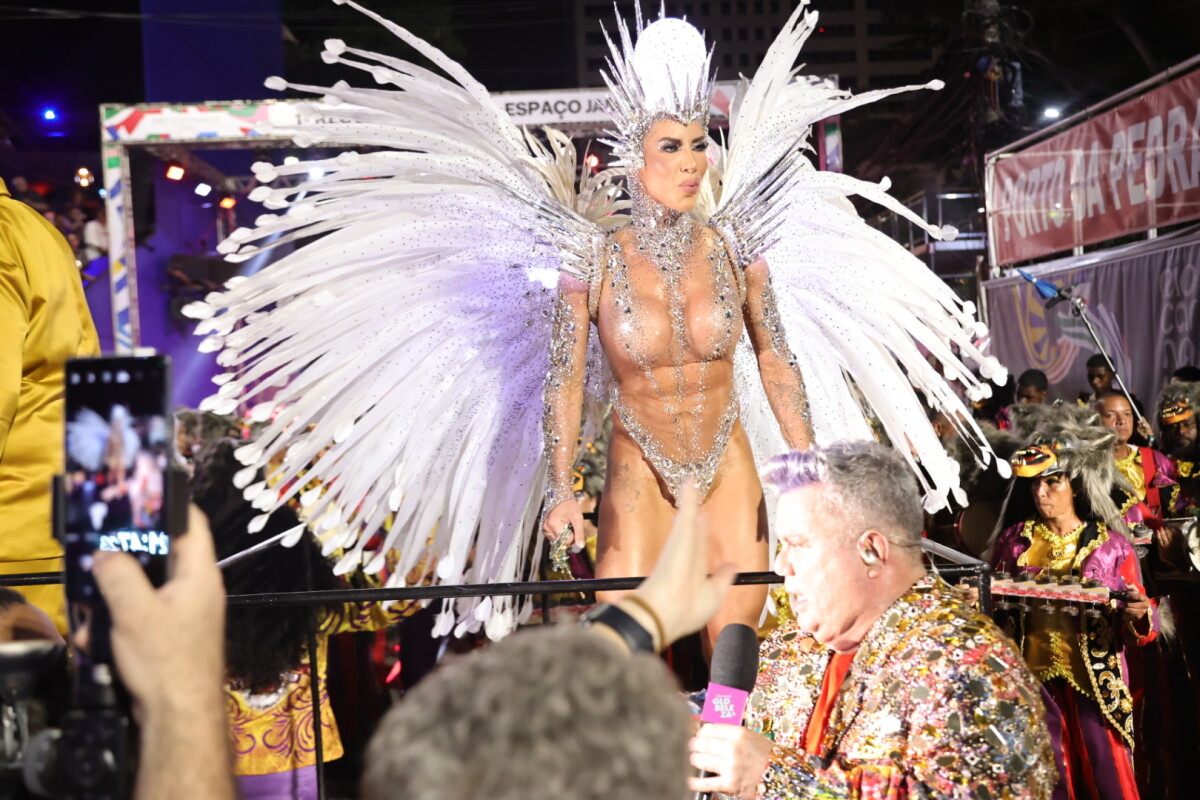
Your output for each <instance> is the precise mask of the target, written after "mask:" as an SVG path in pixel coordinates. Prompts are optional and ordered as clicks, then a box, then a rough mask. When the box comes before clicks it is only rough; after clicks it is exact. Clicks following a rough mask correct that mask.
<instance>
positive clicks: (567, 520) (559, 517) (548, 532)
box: [542, 497, 584, 553]
mask: <svg viewBox="0 0 1200 800" xmlns="http://www.w3.org/2000/svg"><path fill="white" fill-rule="evenodd" d="M568 525H570V526H571V530H572V532H573V534H574V535H573V540H572V542H571V551H572V552H575V553H578V552H580V551H582V550H583V545H584V533H583V509H581V508H580V507H579V501H578V500H576V499H575V498H574V497H571V498H568V499H567V500H563V501H562V502H561V503H559V504H558V505H556V506H555V507H554V508H552V509H550V513H549V514H547V515H546V518H545V519H544V520H542V535H544V536H545V537H546V538H547V539H549V540H550V543H551V544H553V543H554V542H555V541H556V540H557V539H558V537H559V536H560V535H562V532H563V531H564V530H566V527H567V526H568Z"/></svg>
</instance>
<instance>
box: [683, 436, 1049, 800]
mask: <svg viewBox="0 0 1200 800" xmlns="http://www.w3.org/2000/svg"><path fill="white" fill-rule="evenodd" d="M764 479H765V480H764V482H765V483H766V484H767V485H769V486H772V487H774V488H775V489H776V490H777V491H778V492H779V494H780V498H779V506H778V510H777V517H778V518H777V526H776V527H777V531H778V533H779V552H778V554H777V555H776V557H775V563H774V569H775V572H777V573H778V574H779V575H781V576H782V577H783V583H784V588H785V589H786V590H787V593H788V595H789V598H790V600H791V606H792V610H793V612H794V615H795V621H794V622H792V623H789V624H783V625H781V626H780V628H779V629H778V630H777V631H776V632H775V633H773V634H772V635H771V636H770V637H769V638H768V639H767V640H766V641H765V642H763V645H762V649H761V651H760V653H761V656H760V667H759V678H758V683H757V686H756V687H755V690H754V692H753V694H752V695H751V697H750V701H749V705H748V707H747V718H746V727H744V728H743V727H736V726H733V725H706V726H704V727H703V728H702V729H701V730H700V732H699V733H698V734H697V736H696V737H695V738H694V739H693V740H692V743H691V751H692V765H693V766H694V767H696V768H698V769H702V770H706V771H707V772H708V773H710V774H711V775H712V777H702V778H696V779H693V780H692V781H691V786H692V788H693V789H695V790H696V791H708V792H720V793H723V794H726V795H729V796H732V797H737V798H746V799H747V800H753V799H754V798H801V797H818V796H819V797H855V798H870V799H874V800H883V799H884V798H889V799H890V798H899V797H931V798H932V797H937V798H958V797H963V798H965V797H972V798H994V799H995V800H999V798H1039V799H1040V798H1049V797H1050V796H1051V793H1052V791H1053V789H1054V785H1055V780H1056V771H1055V767H1054V760H1053V759H1054V755H1053V751H1052V747H1051V741H1050V738H1049V734H1048V732H1047V729H1046V723H1045V709H1044V707H1043V705H1042V702H1041V699H1040V697H1039V689H1038V684H1037V682H1036V681H1035V680H1034V678H1033V676H1032V675H1030V673H1029V670H1028V669H1027V668H1026V667H1025V665H1024V662H1023V660H1022V658H1021V655H1020V653H1018V652H1017V651H1016V650H1014V649H1013V646H1012V643H1011V642H1010V641H1009V640H1008V639H1007V638H1005V637H1004V636H1003V635H1002V634H1001V633H1000V630H999V629H998V628H997V627H996V626H995V624H994V623H993V622H992V621H991V619H989V618H987V617H985V616H983V615H981V614H979V613H977V612H976V611H975V610H974V609H972V608H971V607H969V606H967V605H966V604H965V603H964V602H963V601H962V600H961V599H960V597H959V595H958V594H957V593H956V592H955V591H954V590H952V589H951V588H950V587H949V586H947V585H946V584H945V583H943V582H942V581H941V580H940V579H939V578H937V577H936V576H927V575H926V574H925V568H924V564H923V561H922V556H921V548H920V542H921V522H922V520H921V503H920V499H919V496H918V493H917V486H916V483H915V481H914V480H913V477H912V474H911V472H910V471H909V470H908V469H907V467H906V465H905V464H904V462H903V460H902V458H901V457H900V455H899V454H898V453H896V452H895V451H894V450H892V449H890V448H886V447H884V446H882V445H879V444H876V443H874V442H841V443H835V444H832V445H829V446H827V447H823V448H822V447H814V448H812V449H810V450H807V451H805V452H792V453H786V454H784V455H781V456H776V457H775V458H773V459H771V460H770V461H769V462H768V465H767V468H766V470H765V473H764Z"/></svg>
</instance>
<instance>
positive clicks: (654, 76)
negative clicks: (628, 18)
mask: <svg viewBox="0 0 1200 800" xmlns="http://www.w3.org/2000/svg"><path fill="white" fill-rule="evenodd" d="M634 12H635V17H634V32H635V33H636V34H637V43H636V44H635V43H634V41H633V38H632V37H631V36H630V32H629V27H628V26H627V25H626V24H625V22H624V20H622V19H620V18H619V17H618V19H617V34H618V38H617V41H616V42H614V41H613V40H612V38H611V37H609V36H608V34H607V32H606V33H605V38H607V39H608V49H609V51H610V52H611V56H610V57H609V58H608V69H607V70H601V73H600V74H601V76H602V77H603V78H604V82H605V83H606V84H608V88H609V90H610V91H611V92H612V99H611V100H610V101H609V113H611V114H612V117H613V122H615V123H616V126H617V129H616V130H615V131H609V134H610V135H611V136H613V137H614V138H612V139H604V140H602V141H603V142H604V143H605V144H607V145H609V146H611V147H612V148H613V155H614V156H616V159H617V160H616V165H617V166H620V167H624V168H625V169H627V170H634V169H637V168H639V167H642V166H644V163H645V162H644V161H643V160H642V140H643V139H644V138H645V136H646V133H647V132H648V131H649V130H650V126H652V125H653V124H654V123H655V122H658V121H659V120H662V119H673V120H676V121H678V122H681V123H683V124H684V125H687V124H689V123H692V122H695V121H697V120H699V121H700V122H701V123H702V124H703V125H704V127H705V128H707V127H708V112H709V106H710V104H711V102H712V94H713V84H714V81H715V80H716V79H715V76H714V74H713V72H712V69H711V62H712V51H711V50H707V49H705V46H704V36H703V35H702V34H701V33H700V31H698V30H696V28H695V27H694V26H693V25H691V23H689V22H687V21H686V20H682V19H674V18H668V17H666V16H665V15H664V14H663V12H662V11H660V12H659V19H658V20H656V21H655V22H653V23H651V24H650V25H644V24H643V22H642V9H641V4H640V3H635V4H634Z"/></svg>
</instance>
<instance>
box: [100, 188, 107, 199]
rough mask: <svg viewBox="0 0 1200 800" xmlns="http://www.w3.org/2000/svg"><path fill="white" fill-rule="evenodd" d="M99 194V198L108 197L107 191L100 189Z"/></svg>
mask: <svg viewBox="0 0 1200 800" xmlns="http://www.w3.org/2000/svg"><path fill="white" fill-rule="evenodd" d="M99 194H100V196H101V197H104V198H107V197H108V189H100V190H99Z"/></svg>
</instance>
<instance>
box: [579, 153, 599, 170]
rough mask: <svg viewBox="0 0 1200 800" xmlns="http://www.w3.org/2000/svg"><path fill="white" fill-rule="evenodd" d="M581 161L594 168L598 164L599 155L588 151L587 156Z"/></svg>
mask: <svg viewBox="0 0 1200 800" xmlns="http://www.w3.org/2000/svg"><path fill="white" fill-rule="evenodd" d="M583 163H585V164H587V165H588V167H589V168H590V169H595V168H596V167H598V166H600V156H598V155H596V154H595V153H588V155H587V158H585V159H583Z"/></svg>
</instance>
